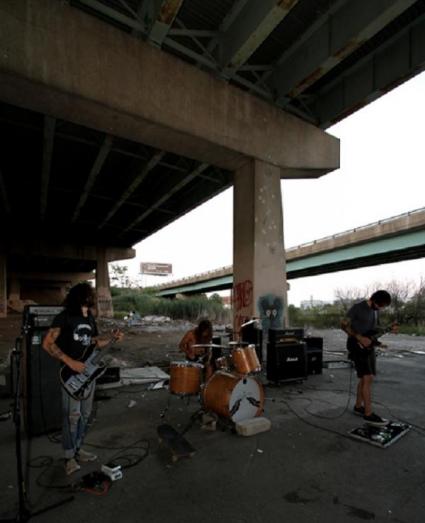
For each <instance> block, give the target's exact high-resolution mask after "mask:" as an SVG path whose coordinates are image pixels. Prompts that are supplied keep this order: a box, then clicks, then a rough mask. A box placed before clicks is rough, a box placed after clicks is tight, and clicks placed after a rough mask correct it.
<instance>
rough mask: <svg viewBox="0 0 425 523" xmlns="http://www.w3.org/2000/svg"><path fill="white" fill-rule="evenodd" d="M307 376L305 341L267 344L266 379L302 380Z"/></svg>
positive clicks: (276, 380)
mask: <svg viewBox="0 0 425 523" xmlns="http://www.w3.org/2000/svg"><path fill="white" fill-rule="evenodd" d="M306 377H307V358H306V345H305V343H293V344H274V343H270V342H269V343H268V344H267V379H268V380H270V381H275V382H278V381H286V380H302V379H305V378H306Z"/></svg>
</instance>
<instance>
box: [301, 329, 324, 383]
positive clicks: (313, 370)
mask: <svg viewBox="0 0 425 523" xmlns="http://www.w3.org/2000/svg"><path fill="white" fill-rule="evenodd" d="M304 342H305V344H306V347H307V372H308V374H322V368H323V338H318V337H312V336H309V337H307V338H304Z"/></svg>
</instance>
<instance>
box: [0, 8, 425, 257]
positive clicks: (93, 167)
mask: <svg viewBox="0 0 425 523" xmlns="http://www.w3.org/2000/svg"><path fill="white" fill-rule="evenodd" d="M65 4H69V6H71V7H72V9H73V10H74V9H75V12H78V13H80V14H81V11H84V12H85V13H88V15H90V16H94V17H96V18H97V19H99V20H101V21H102V22H103V23H105V24H109V25H112V26H114V27H116V28H117V29H118V30H119V31H125V32H126V33H128V34H130V35H132V36H133V37H134V38H142V39H143V40H145V41H148V42H150V43H151V44H152V45H154V46H156V47H159V48H161V49H162V50H163V51H164V52H166V53H171V54H173V55H175V56H178V58H180V59H182V60H184V61H186V62H189V63H190V64H192V65H193V66H196V67H198V68H200V69H202V70H204V71H206V72H208V73H210V74H213V75H215V76H218V77H220V78H221V79H222V80H223V81H225V82H229V83H230V84H233V85H235V86H237V87H238V88H240V89H243V90H245V91H249V92H251V93H252V94H253V95H255V96H258V97H260V98H262V99H265V100H267V101H268V102H270V103H272V104H274V105H276V106H278V107H279V108H281V109H282V110H284V111H289V112H292V113H294V114H296V115H297V116H299V117H300V118H302V119H303V120H305V121H307V122H311V123H313V124H315V125H316V126H319V127H322V128H326V127H328V126H329V125H331V124H332V123H333V122H336V121H338V120H340V119H342V118H344V117H345V116H347V115H348V114H350V113H351V112H353V111H355V110H357V109H358V108H360V107H361V106H363V105H365V104H367V103H369V102H370V101H371V100H373V99H375V98H377V97H378V96H380V95H382V94H383V93H385V92H387V91H388V90H390V89H392V88H393V87H394V86H396V85H398V84H399V83H401V82H402V81H405V80H406V79H408V78H410V77H411V76H413V75H415V74H417V73H418V72H419V71H421V70H423V68H424V66H425V0H374V2H367V9H365V8H364V3H363V2H360V1H358V0H280V1H278V0H262V1H261V2H260V1H257V0H214V1H204V0H64V1H63V5H65ZM91 20H92V18H91ZM110 44H111V43H109V45H110ZM108 50H109V49H108V48H105V52H108ZM117 74H119V71H117ZM172 81H173V79H172V78H170V82H172ZM154 87H155V86H152V88H154ZM124 95H125V89H123V96H124ZM28 105H29V106H30V107H32V106H31V105H30V104H28ZM23 106H27V105H23ZM53 114H55V113H53ZM80 123H81V122H80ZM0 132H1V133H2V136H3V140H2V154H1V157H0V219H1V220H2V221H3V223H7V227H4V228H3V231H2V242H3V243H4V242H6V243H7V242H9V243H13V242H14V240H15V239H16V238H37V237H40V238H44V239H46V238H51V239H52V242H53V243H54V242H56V241H57V242H58V243H60V241H61V240H62V239H63V238H66V241H67V242H69V243H72V242H75V243H77V244H90V245H93V244H95V245H105V246H118V247H130V246H132V245H134V244H136V243H137V242H139V241H140V240H142V239H144V238H146V237H148V236H149V235H151V234H152V233H154V232H155V231H157V230H159V229H161V228H162V227H164V226H165V225H167V224H168V223H171V222H172V221H174V220H176V219H177V218H178V217H180V216H182V215H183V214H185V213H187V212H188V211H190V210H192V209H193V208H195V207H196V206H198V205H199V204H201V203H203V202H204V201H206V200H208V199H210V198H211V197H213V196H214V195H216V194H219V193H220V192H221V191H223V190H224V189H225V188H227V187H229V186H230V185H231V184H232V175H231V173H230V172H229V171H226V170H224V169H219V168H217V167H215V166H214V165H210V164H202V163H199V162H196V161H194V160H192V159H189V158H185V157H182V156H177V155H176V154H172V153H169V152H167V151H164V150H157V149H153V148H152V147H149V146H147V145H144V144H142V143H136V142H132V141H129V140H124V139H122V138H118V137H116V136H110V135H107V134H105V133H102V132H99V131H95V130H93V129H89V128H86V127H83V126H81V125H76V124H75V123H70V122H69V121H64V120H61V119H58V118H53V117H51V116H46V115H45V114H42V113H38V112H35V111H31V110H28V109H22V108H18V107H15V106H12V105H8V104H6V103H2V102H0ZM4 229H6V230H4ZM40 263H42V262H40Z"/></svg>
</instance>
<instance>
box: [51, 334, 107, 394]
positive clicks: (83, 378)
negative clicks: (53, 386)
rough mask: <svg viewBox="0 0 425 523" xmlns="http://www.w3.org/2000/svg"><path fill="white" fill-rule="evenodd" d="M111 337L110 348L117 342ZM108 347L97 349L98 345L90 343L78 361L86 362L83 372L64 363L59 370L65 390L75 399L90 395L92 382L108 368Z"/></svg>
mask: <svg viewBox="0 0 425 523" xmlns="http://www.w3.org/2000/svg"><path fill="white" fill-rule="evenodd" d="M115 341H116V340H115V339H114V338H111V341H110V342H109V347H108V349H110V348H111V346H112V345H113V344H114V343H115ZM108 349H106V348H102V349H96V345H95V344H93V345H90V346H89V347H88V348H87V349H86V350H85V351H84V354H83V355H82V357H81V358H79V359H78V361H81V362H82V363H84V371H83V372H75V371H74V370H72V369H71V368H70V367H68V365H62V367H61V369H60V370H59V379H60V382H61V385H62V387H63V388H64V389H65V391H66V392H67V393H68V394H69V395H70V396H71V397H72V398H74V399H75V400H78V401H82V400H85V399H87V398H88V397H89V395H90V392H91V384H92V383H93V382H94V381H95V380H96V379H97V378H99V377H100V376H102V374H104V372H105V371H106V369H107V364H106V362H105V359H104V357H105V353H106V352H107V351H108Z"/></svg>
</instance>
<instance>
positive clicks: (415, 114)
mask: <svg viewBox="0 0 425 523" xmlns="http://www.w3.org/2000/svg"><path fill="white" fill-rule="evenodd" d="M327 132H328V133H330V134H332V135H334V136H336V137H338V138H340V140H341V167H340V169H338V170H337V171H334V172H332V173H330V174H327V175H325V176H323V177H321V178H319V179H317V180H282V182H281V185H282V200H283V215H284V242H285V247H286V248H289V247H293V246H295V245H299V244H301V243H305V242H309V241H312V240H316V239H319V238H322V237H324V236H328V235H332V234H335V233H338V232H342V231H345V230H348V229H352V228H354V227H358V226H361V225H366V224H369V223H372V222H375V221H377V220H380V219H385V218H389V217H391V216H395V215H398V214H401V213H404V212H407V211H411V210H414V209H418V208H421V207H424V206H425V196H424V195H425V142H424V137H425V73H422V74H420V75H418V76H416V77H415V78H413V79H411V80H409V81H408V82H406V83H404V84H403V85H401V86H400V87H398V88H396V89H394V90H393V91H391V92H390V93H387V94H386V95H384V96H382V97H381V98H379V99H378V100H376V101H375V102H372V103H371V104H369V105H368V106H366V107H364V108H363V109H361V110H359V111H357V112H356V113H354V114H353V115H351V116H349V117H348V118H346V119H344V120H343V121H341V122H339V123H338V124H336V125H334V126H333V127H330V128H329V129H327ZM201 234H202V235H203V236H204V237H205V238H206V240H205V241H204V242H202V243H201V247H200V248H197V246H198V245H199V243H200V242H199V238H200V235H201ZM135 248H136V258H135V259H134V260H127V261H125V262H123V263H122V264H123V265H127V266H128V267H129V274H130V276H132V277H133V278H136V276H137V275H138V271H139V266H140V262H159V263H171V264H172V265H173V274H172V276H171V277H159V276H147V275H144V276H142V277H141V283H142V285H143V286H146V285H149V286H150V285H155V284H159V283H165V282H167V281H171V280H174V279H178V278H182V277H186V276H191V275H193V274H197V273H201V272H205V271H208V270H214V269H217V268H219V267H223V266H226V265H231V264H232V263H233V259H232V256H233V254H232V251H233V189H232V188H230V189H227V190H226V191H224V192H223V193H221V194H220V195H218V196H217V197H215V198H213V199H211V200H210V201H208V202H206V203H205V204H203V205H201V206H200V207H198V208H197V209H195V210H193V211H192V212H190V213H188V214H187V215H185V216H183V217H182V218H180V219H179V220H177V221H175V222H174V223H172V224H170V225H168V226H167V227H165V228H164V229H161V230H160V231H158V232H157V233H155V234H153V235H152V236H150V237H149V238H147V239H146V240H144V241H142V242H140V243H139V244H137V245H136V246H135ZM421 276H422V277H425V259H419V260H411V261H406V262H398V263H392V264H385V265H380V266H375V267H366V268H362V269H355V270H350V271H341V272H338V273H332V274H325V275H320V276H312V277H305V278H297V279H291V280H290V290H289V292H288V301H289V303H290V304H291V303H292V304H294V305H297V306H298V305H299V304H300V302H301V301H303V300H309V299H311V298H313V299H315V300H324V301H333V300H334V299H335V290H336V289H338V288H339V289H343V290H347V289H351V288H356V289H361V290H363V289H365V288H373V287H374V286H375V284H376V286H377V287H379V286H381V287H382V286H384V285H385V283H387V282H389V281H392V280H397V281H400V282H411V283H412V284H413V285H414V284H415V283H416V282H418V281H419V279H420V277H421Z"/></svg>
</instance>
